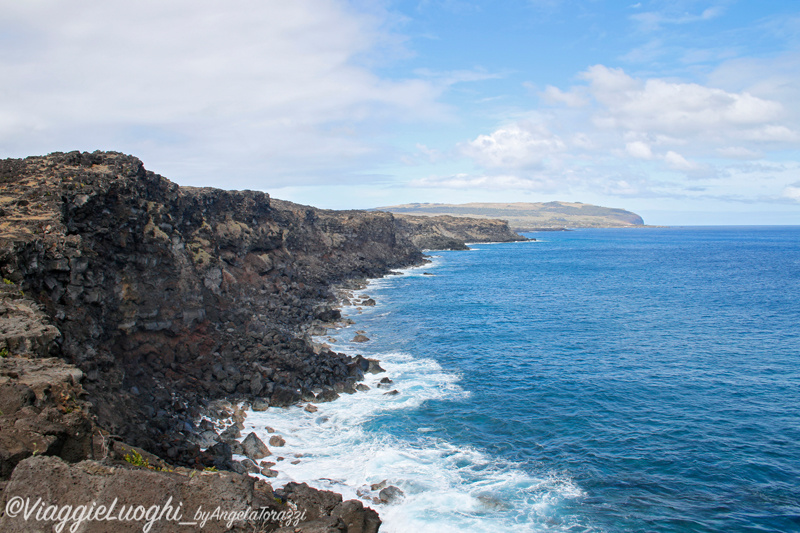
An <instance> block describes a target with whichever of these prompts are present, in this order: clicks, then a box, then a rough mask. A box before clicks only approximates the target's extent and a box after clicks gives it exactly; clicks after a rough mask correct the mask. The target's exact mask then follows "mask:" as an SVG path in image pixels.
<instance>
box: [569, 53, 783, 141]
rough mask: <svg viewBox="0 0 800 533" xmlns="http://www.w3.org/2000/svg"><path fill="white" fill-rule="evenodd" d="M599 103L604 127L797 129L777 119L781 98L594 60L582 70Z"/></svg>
mask: <svg viewBox="0 0 800 533" xmlns="http://www.w3.org/2000/svg"><path fill="white" fill-rule="evenodd" d="M582 77H583V78H584V79H585V80H587V81H588V82H589V86H590V92H591V94H592V96H593V97H594V98H595V99H596V101H597V102H598V103H599V104H600V106H601V107H600V109H599V110H598V112H597V114H596V116H595V120H596V123H597V124H598V125H599V126H601V127H604V128H610V129H625V130H629V131H637V132H642V133H648V134H654V133H656V134H658V133H660V134H664V135H668V136H672V137H683V138H686V137H687V136H703V137H704V138H706V139H727V138H735V139H744V140H759V141H793V140H796V139H797V134H796V133H795V132H793V131H792V130H790V129H789V128H788V127H786V126H783V125H780V124H776V122H777V121H779V120H780V118H781V116H782V115H781V113H782V106H781V104H780V103H778V102H775V101H770V100H764V99H761V98H758V97H756V96H753V95H751V94H749V93H746V92H742V93H731V92H727V91H724V90H722V89H717V88H713V87H705V86H703V85H699V84H695V83H678V82H670V81H667V80H662V79H649V80H638V79H635V78H633V77H631V76H629V75H627V74H626V73H625V72H624V71H623V70H622V69H613V68H608V67H605V66H603V65H595V66H593V67H591V68H589V69H588V70H587V71H586V72H584V73H583V75H582Z"/></svg>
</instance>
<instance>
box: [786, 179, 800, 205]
mask: <svg viewBox="0 0 800 533" xmlns="http://www.w3.org/2000/svg"><path fill="white" fill-rule="evenodd" d="M782 196H783V197H784V198H789V199H790V200H797V201H798V202H800V182H797V183H792V184H791V185H787V186H786V188H785V189H783V193H782Z"/></svg>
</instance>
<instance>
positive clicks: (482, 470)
mask: <svg viewBox="0 0 800 533" xmlns="http://www.w3.org/2000/svg"><path fill="white" fill-rule="evenodd" d="M436 259H439V258H436ZM437 263H438V260H435V261H434V263H433V264H431V263H428V264H426V265H423V266H419V267H409V268H406V269H402V270H401V272H402V274H403V275H406V276H408V275H411V276H422V275H423V272H424V271H426V270H430V269H433V268H435V267H436V266H438V265H437ZM396 277H397V276H388V277H386V278H383V279H377V280H372V281H370V283H369V285H368V286H367V287H366V288H365V289H363V290H359V291H355V293H356V294H358V295H359V296H361V295H364V294H370V293H371V292H372V291H380V290H381V289H386V288H387V287H389V288H390V287H391V283H392V281H393V278H396ZM377 302H378V303H377V305H376V306H375V307H371V308H365V309H364V311H365V312H369V313H379V314H380V313H385V311H383V310H381V300H380V298H378V299H377ZM342 311H343V314H344V315H345V316H347V315H354V314H356V311H355V310H354V308H353V307H347V308H344V309H343V310H342ZM358 328H359V325H358V324H356V325H355V326H350V327H347V328H344V329H342V330H340V331H338V332H336V333H334V332H329V333H330V334H329V335H325V336H324V337H323V338H320V340H324V338H327V337H329V336H331V335H332V336H334V337H336V338H337V339H338V341H339V342H338V343H337V345H336V350H337V351H338V350H345V351H347V352H348V353H355V350H356V349H357V348H358V347H357V346H356V345H354V344H351V343H349V342H347V340H346V337H348V336H352V331H351V330H354V329H358ZM370 351H371V350H370ZM376 357H377V358H378V359H380V364H381V366H382V367H383V368H384V369H385V370H386V372H385V373H381V374H377V375H369V374H368V375H367V376H366V379H365V380H364V381H363V383H365V384H366V385H368V386H369V387H370V390H369V391H364V392H358V393H356V394H351V395H348V394H342V395H341V396H340V398H339V399H337V400H335V401H334V402H330V403H318V404H314V405H316V407H317V409H318V410H317V411H316V412H314V413H309V412H307V411H305V410H304V409H303V407H300V406H293V407H288V408H272V407H271V408H269V409H268V410H266V411H262V412H252V411H250V412H248V413H247V418H246V420H245V431H244V432H243V435H246V434H247V433H249V432H250V431H254V432H255V433H256V434H257V435H258V436H259V437H260V438H261V440H263V441H264V442H265V443H266V442H268V441H269V438H270V436H272V434H271V433H270V431H268V429H267V428H270V430H272V431H274V432H275V434H279V435H281V436H282V437H283V438H284V439H285V441H286V444H285V446H283V447H270V450H271V451H272V454H273V455H272V456H270V457H267V458H266V460H267V461H271V462H275V463H276V465H275V466H274V467H272V469H273V470H276V471H277V472H278V476H277V477H276V478H265V479H266V480H267V481H269V482H271V483H272V484H273V486H275V487H280V486H283V485H284V484H285V483H287V482H289V481H296V482H305V483H308V484H309V485H311V486H312V487H315V488H318V489H324V490H333V491H335V492H339V493H341V494H342V495H343V496H344V498H345V499H351V498H357V499H361V500H362V501H363V502H364V504H365V505H367V506H370V507H373V508H375V509H376V510H377V511H378V512H379V513H380V516H381V519H382V520H383V524H382V525H381V531H382V532H388V533H405V532H413V533H428V532H430V533H434V532H436V533H438V532H441V531H450V532H475V533H482V532H487V533H488V532H491V533H496V532H500V531H519V532H534V531H544V530H549V531H555V530H559V531H560V530H567V529H568V527H567V525H565V524H563V523H561V522H560V521H559V520H554V521H553V520H551V519H552V518H553V517H554V515H557V513H558V503H559V502H560V501H563V500H564V499H571V498H576V497H580V496H581V495H582V493H581V491H580V489H579V488H578V487H577V486H575V485H574V484H573V483H572V482H571V481H570V480H568V479H565V478H563V477H559V476H553V475H547V474H544V475H542V476H541V477H537V476H532V475H530V474H529V473H527V472H525V471H524V470H522V469H521V468H518V467H516V466H515V465H511V464H504V463H501V462H499V461H497V460H495V459H494V458H492V457H490V456H489V455H488V454H486V453H484V452H482V451H481V450H478V449H474V448H472V447H457V446H455V445H453V444H452V443H449V442H447V441H446V440H444V439H442V438H440V437H438V435H437V434H438V433H440V432H442V430H443V428H441V427H436V425H435V424H434V425H430V424H426V425H424V426H420V427H417V428H413V427H411V428H406V431H405V433H406V434H405V435H395V434H392V433H391V432H390V431H389V430H388V429H383V428H382V427H380V426H379V423H378V421H379V420H380V418H381V417H383V416H385V415H391V416H393V417H398V418H401V417H402V412H403V411H410V410H413V409H416V408H418V407H420V406H422V405H423V404H424V403H425V402H432V401H447V400H449V401H454V400H455V401H459V400H462V401H463V400H469V398H470V393H469V392H468V391H465V390H463V389H462V388H461V387H460V386H459V383H458V382H459V376H458V375H456V374H453V373H448V372H445V371H444V370H443V369H442V367H441V366H440V365H439V364H438V363H437V362H435V361H433V360H430V359H421V358H415V357H413V356H411V355H409V354H406V353H398V352H389V353H380V354H377V355H376ZM383 377H389V378H391V380H392V383H391V384H389V385H388V386H383V387H378V384H379V382H380V380H381V379H382V378H383ZM393 390H396V391H397V394H395V395H387V394H386V393H387V392H389V391H393ZM393 420H394V419H393ZM395 421H396V420H395ZM278 458H282V459H281V460H278ZM293 463H295V464H293ZM384 481H385V482H386V484H387V485H393V486H396V487H399V488H400V489H401V490H402V491H403V493H404V496H403V497H402V498H401V499H400V500H399V501H394V502H392V503H389V504H384V503H379V502H376V501H375V498H376V497H377V496H378V493H379V490H380V489H376V490H372V489H371V485H373V484H380V483H381V482H384ZM582 530H584V531H585V530H586V529H585V528H584V529H582Z"/></svg>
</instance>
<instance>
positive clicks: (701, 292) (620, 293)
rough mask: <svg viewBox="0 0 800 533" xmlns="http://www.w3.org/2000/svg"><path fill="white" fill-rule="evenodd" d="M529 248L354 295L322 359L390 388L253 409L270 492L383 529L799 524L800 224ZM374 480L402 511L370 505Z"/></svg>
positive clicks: (655, 232)
mask: <svg viewBox="0 0 800 533" xmlns="http://www.w3.org/2000/svg"><path fill="white" fill-rule="evenodd" d="M528 235H529V236H533V237H535V238H537V239H539V240H538V241H537V242H530V243H513V244H477V245H472V250H471V251H466V252H431V254H432V256H433V257H432V261H433V262H432V263H431V264H429V265H426V266H424V267H421V268H415V269H408V270H405V271H403V274H402V275H397V276H389V277H386V278H384V279H381V280H377V281H375V282H373V283H372V284H371V285H370V286H369V287H367V288H366V289H364V290H363V291H360V292H361V293H363V294H368V295H369V296H370V297H372V298H374V299H375V300H376V301H377V305H376V306H375V307H365V308H364V309H363V310H361V311H359V310H356V309H354V308H352V307H349V308H345V309H344V312H345V314H346V315H347V316H349V317H351V318H353V319H354V320H355V321H356V322H357V323H356V324H355V325H353V326H350V327H348V328H345V329H342V330H339V331H332V332H330V334H331V335H332V336H333V337H334V338H335V339H336V340H337V342H336V343H335V344H333V345H332V346H333V348H334V349H336V350H338V351H344V352H347V353H350V354H355V353H361V354H364V355H365V356H367V357H376V358H378V359H381V361H382V365H383V366H384V367H385V368H386V370H387V374H381V375H375V376H369V378H368V380H367V381H366V383H367V384H369V385H370V386H371V387H372V389H371V390H370V391H368V392H365V393H358V394H355V395H343V397H342V398H341V399H339V400H337V401H335V402H332V403H330V404H319V411H318V412H316V413H313V414H311V413H307V412H305V411H302V410H301V409H300V408H299V407H297V408H291V409H288V410H281V409H277V410H276V409H270V410H268V411H265V412H263V413H252V414H251V415H250V416H249V417H248V419H247V423H249V424H251V426H252V427H254V428H256V429H262V430H263V428H264V427H265V426H266V425H269V426H271V427H273V428H275V429H277V430H278V431H279V432H280V433H282V434H283V435H284V436H285V438H286V440H287V448H286V449H285V450H283V451H282V452H281V453H284V454H285V455H287V459H286V460H285V461H284V462H283V463H279V465H278V466H277V467H276V468H277V469H278V470H279V471H280V476H279V478H278V479H277V480H272V481H273V483H275V484H278V485H279V484H280V483H281V482H282V481H285V480H288V479H296V480H300V481H307V482H309V483H311V484H313V485H315V486H318V487H320V488H330V489H332V490H337V491H339V492H343V493H344V494H345V496H347V497H359V496H360V497H362V498H363V499H364V500H365V502H367V503H368V504H369V505H372V506H373V507H375V508H376V509H378V511H379V512H380V513H381V517H382V518H383V519H384V525H383V526H382V528H381V531H388V532H413V533H422V532H427V531H430V532H441V531H449V532H461V531H464V532H503V531H509V532H511V531H514V532H517V531H520V532H533V531H575V532H578V531H593V532H594V531H609V532H615V531H667V532H673V531H674V532H683V531H728V532H732V531H775V532H779V531H780V532H784V531H800V227H708V228H704V227H690V228H663V229H661V228H652V229H607V230H602V229H597V230H577V231H570V232H548V233H536V234H528ZM357 330H364V331H365V332H366V335H367V336H368V337H369V338H370V339H371V340H370V342H367V343H364V344H355V343H350V342H349V341H350V340H351V339H352V338H353V336H354V334H355V331H357ZM325 338H327V337H325ZM325 338H322V339H319V340H325ZM385 375H388V376H389V377H390V378H391V379H392V380H393V383H392V384H391V389H395V390H397V391H398V394H397V395H393V396H389V395H385V394H384V393H385V392H387V390H389V389H385V388H378V387H377V386H376V385H377V381H378V379H380V378H381V377H383V376H385ZM264 436H268V435H266V434H265V435H262V437H264ZM273 451H274V450H273ZM293 454H298V455H302V457H300V458H299V461H300V462H299V463H297V464H295V465H291V464H285V463H289V459H288V456H289V455H292V456H293ZM383 480H387V481H388V483H390V484H392V485H395V486H397V487H400V488H401V489H402V490H403V491H404V493H405V497H404V499H403V500H402V501H400V502H399V503H395V504H392V505H376V504H372V503H369V499H370V498H372V497H374V496H376V495H377V491H373V490H371V489H370V484H373V483H378V482H380V481H383Z"/></svg>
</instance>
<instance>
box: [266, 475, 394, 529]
mask: <svg viewBox="0 0 800 533" xmlns="http://www.w3.org/2000/svg"><path fill="white" fill-rule="evenodd" d="M275 495H276V496H278V497H279V498H280V499H281V500H283V501H286V502H287V503H290V504H293V505H295V506H296V507H297V511H298V512H299V513H301V514H303V515H304V516H305V517H306V520H307V521H308V524H309V525H310V524H314V527H315V528H316V529H308V530H306V529H301V531H309V532H310V531H320V532H326V533H327V532H333V531H353V532H356V531H357V532H360V533H377V532H378V530H379V528H380V524H381V520H380V518H379V517H378V513H377V512H375V511H374V510H373V509H370V508H368V507H364V504H363V503H361V502H360V501H358V500H347V501H344V502H343V501H342V496H341V495H339V494H336V493H334V492H329V491H324V490H315V489H311V487H309V486H308V485H306V484H305V483H293V482H292V483H287V484H286V485H285V486H284V487H283V489H278V490H276V491H275ZM277 531H279V532H281V533H289V532H292V533H294V532H295V531H296V530H295V528H293V527H289V528H284V529H283V530H277Z"/></svg>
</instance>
